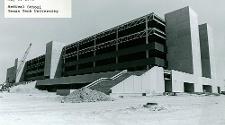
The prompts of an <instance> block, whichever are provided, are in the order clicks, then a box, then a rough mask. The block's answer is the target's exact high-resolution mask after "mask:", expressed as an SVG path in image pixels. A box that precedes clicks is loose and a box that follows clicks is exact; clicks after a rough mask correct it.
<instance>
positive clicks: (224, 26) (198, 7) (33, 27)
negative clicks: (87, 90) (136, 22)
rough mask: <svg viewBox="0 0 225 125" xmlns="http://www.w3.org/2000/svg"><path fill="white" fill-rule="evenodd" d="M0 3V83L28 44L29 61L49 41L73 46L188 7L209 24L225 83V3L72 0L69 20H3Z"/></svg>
mask: <svg viewBox="0 0 225 125" xmlns="http://www.w3.org/2000/svg"><path fill="white" fill-rule="evenodd" d="M3 1H4V0H1V1H0V43H1V45H0V82H4V81H5V79H6V70H7V68H9V67H11V66H13V64H14V59H15V58H20V59H21V58H22V56H23V55H24V52H25V50H26V48H27V47H28V45H29V43H32V44H33V46H32V48H31V51H30V53H29V55H28V60H29V59H32V58H34V57H37V56H40V55H42V54H44V53H45V47H46V46H45V45H46V43H48V42H50V41H58V42H62V43H65V44H70V43H73V42H76V41H78V40H80V39H82V38H85V37H87V36H90V35H93V34H95V33H98V32H100V31H103V30H105V29H108V28H111V27H114V26H116V25H119V24H122V23H124V22H127V21H129V20H131V19H135V18H137V17H140V16H144V15H146V14H149V13H151V12H155V13H156V14H157V15H159V16H160V17H162V18H164V14H165V13H168V12H171V11H173V10H177V9H180V8H183V7H185V6H190V7H191V8H192V9H193V10H194V11H195V12H196V13H197V14H198V17H199V24H202V23H206V22H207V23H208V24H209V25H210V26H211V27H212V29H213V33H214V45H215V48H216V66H217V76H218V78H221V79H225V71H224V69H225V58H224V54H225V16H224V13H225V8H224V5H225V1H224V0H216V1H215V0H72V18H69V19H5V18H4V11H3V8H4V7H3V4H4V2H3Z"/></svg>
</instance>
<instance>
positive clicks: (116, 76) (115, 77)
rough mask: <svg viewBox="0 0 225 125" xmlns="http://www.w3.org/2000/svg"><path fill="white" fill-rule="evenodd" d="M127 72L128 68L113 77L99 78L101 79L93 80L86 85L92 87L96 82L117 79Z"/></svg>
mask: <svg viewBox="0 0 225 125" xmlns="http://www.w3.org/2000/svg"><path fill="white" fill-rule="evenodd" d="M125 73H127V70H123V71H121V72H119V73H118V74H116V75H114V76H112V77H111V78H99V79H97V80H95V81H93V82H92V83H90V84H88V85H86V86H85V88H90V87H92V86H94V85H96V84H98V83H100V82H102V81H106V80H115V79H117V78H118V77H120V76H122V75H123V74H125Z"/></svg>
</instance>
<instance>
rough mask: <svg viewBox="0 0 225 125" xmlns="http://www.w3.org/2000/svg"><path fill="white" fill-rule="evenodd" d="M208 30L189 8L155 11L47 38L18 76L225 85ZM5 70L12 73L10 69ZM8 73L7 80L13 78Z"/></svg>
mask: <svg viewBox="0 0 225 125" xmlns="http://www.w3.org/2000/svg"><path fill="white" fill-rule="evenodd" d="M212 37H213V36H212V31H211V28H210V27H209V26H208V24H202V25H199V24H198V15H197V14H196V13H195V12H194V11H193V10H192V9H191V8H189V7H185V8H182V9H179V10H176V11H173V12H170V13H167V14H165V20H164V19H162V18H160V17H159V16H157V15H156V14H154V13H151V14H148V15H145V16H143V17H140V18H137V19H134V20H132V21H129V22H127V23H124V24H121V25H119V26H115V27H113V28H111V29H108V30H106V31H103V32H101V33H98V34H95V35H93V36H90V37H87V38H85V39H82V40H80V41H77V42H75V43H72V44H70V45H66V46H65V45H63V43H59V42H49V43H47V45H46V54H45V55H42V56H40V57H37V58H34V59H32V60H29V61H27V62H26V64H25V66H24V69H23V73H22V75H21V78H20V81H21V82H23V81H31V80H38V81H37V85H36V86H37V88H39V89H47V90H49V91H57V90H62V89H63V90H64V89H77V88H81V87H84V86H86V87H89V88H91V89H96V90H99V91H102V92H105V93H107V94H109V93H111V94H112V95H121V94H139V95H142V94H144V95H147V94H154V93H163V92H213V93H220V91H221V90H224V88H223V87H224V86H223V85H224V83H223V81H222V80H218V79H216V74H215V72H216V71H215V59H214V51H213V49H214V46H213V38H212ZM8 72H12V71H11V69H8ZM10 74H11V73H7V79H10V80H8V81H7V82H15V81H13V80H12V79H14V76H11V75H10Z"/></svg>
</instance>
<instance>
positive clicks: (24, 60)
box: [16, 43, 32, 79]
mask: <svg viewBox="0 0 225 125" xmlns="http://www.w3.org/2000/svg"><path fill="white" fill-rule="evenodd" d="M31 46H32V43H30V44H29V46H28V48H27V49H26V51H25V53H24V55H23V57H22V60H21V62H20V63H19V65H18V68H17V71H16V79H17V78H18V76H19V74H20V71H21V70H22V69H23V66H24V64H25V62H26V59H27V55H28V54H29V52H30V48H31Z"/></svg>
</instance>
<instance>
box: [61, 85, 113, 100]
mask: <svg viewBox="0 0 225 125" xmlns="http://www.w3.org/2000/svg"><path fill="white" fill-rule="evenodd" d="M96 101H113V99H112V98H111V97H110V96H108V95H106V94H105V93H102V92H99V91H96V90H92V89H88V88H85V87H84V88H81V89H76V90H74V91H73V92H72V93H71V94H70V95H68V96H65V97H64V98H63V100H62V101H61V102H62V103H64V102H70V103H81V102H96Z"/></svg>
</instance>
